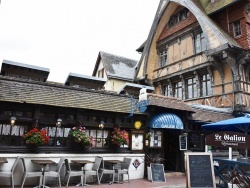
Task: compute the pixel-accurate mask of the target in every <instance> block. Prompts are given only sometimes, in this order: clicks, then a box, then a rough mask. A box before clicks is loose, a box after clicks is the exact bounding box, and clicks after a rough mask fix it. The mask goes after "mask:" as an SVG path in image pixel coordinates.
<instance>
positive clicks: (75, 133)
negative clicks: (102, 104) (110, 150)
mask: <svg viewBox="0 0 250 188" xmlns="http://www.w3.org/2000/svg"><path fill="white" fill-rule="evenodd" d="M68 138H69V139H70V142H71V147H72V149H73V151H75V152H77V153H82V152H84V151H85V150H86V149H91V146H92V145H93V138H92V137H91V136H89V135H88V134H87V133H86V128H85V127H73V128H72V129H71V130H70V131H69V134H68Z"/></svg>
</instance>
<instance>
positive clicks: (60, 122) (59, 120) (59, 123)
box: [56, 118, 62, 127]
mask: <svg viewBox="0 0 250 188" xmlns="http://www.w3.org/2000/svg"><path fill="white" fill-rule="evenodd" d="M61 125H62V119H61V118H58V119H57V122H56V126H57V127H61Z"/></svg>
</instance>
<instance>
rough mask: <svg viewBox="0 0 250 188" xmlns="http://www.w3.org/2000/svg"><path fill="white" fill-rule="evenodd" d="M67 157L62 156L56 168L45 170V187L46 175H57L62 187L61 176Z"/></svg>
mask: <svg viewBox="0 0 250 188" xmlns="http://www.w3.org/2000/svg"><path fill="white" fill-rule="evenodd" d="M64 160H65V158H64V157H61V158H60V160H59V163H58V164H57V167H56V170H54V171H53V170H50V171H45V172H44V175H43V187H44V186H45V185H44V184H45V177H56V178H57V180H58V184H59V187H61V178H60V172H61V169H62V165H63V163H64Z"/></svg>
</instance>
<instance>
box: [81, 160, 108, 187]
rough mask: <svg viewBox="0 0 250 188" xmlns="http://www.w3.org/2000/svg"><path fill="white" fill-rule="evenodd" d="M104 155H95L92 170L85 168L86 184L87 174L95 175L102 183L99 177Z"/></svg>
mask: <svg viewBox="0 0 250 188" xmlns="http://www.w3.org/2000/svg"><path fill="white" fill-rule="evenodd" d="M102 160H103V159H102V157H95V163H94V164H93V167H92V169H91V170H83V173H84V185H86V176H87V175H95V176H96V177H97V182H98V184H100V178H99V168H100V165H101V162H102Z"/></svg>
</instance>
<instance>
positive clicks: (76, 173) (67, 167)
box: [64, 159, 83, 187]
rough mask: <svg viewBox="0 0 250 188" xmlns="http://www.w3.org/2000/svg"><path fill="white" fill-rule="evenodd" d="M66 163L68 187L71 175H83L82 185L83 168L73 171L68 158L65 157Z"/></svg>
mask: <svg viewBox="0 0 250 188" xmlns="http://www.w3.org/2000/svg"><path fill="white" fill-rule="evenodd" d="M64 163H65V166H66V174H65V177H67V178H68V179H67V184H66V187H68V184H69V179H70V177H73V176H81V185H83V170H75V171H72V170H71V167H70V164H69V160H68V159H65V160H64Z"/></svg>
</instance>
